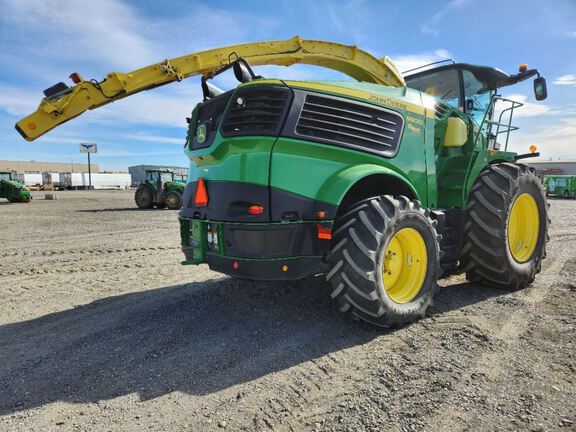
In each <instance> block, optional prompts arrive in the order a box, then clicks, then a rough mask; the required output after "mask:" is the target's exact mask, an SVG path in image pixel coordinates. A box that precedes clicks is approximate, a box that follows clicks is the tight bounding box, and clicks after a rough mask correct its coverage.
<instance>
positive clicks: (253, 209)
mask: <svg viewBox="0 0 576 432" xmlns="http://www.w3.org/2000/svg"><path fill="white" fill-rule="evenodd" d="M248 213H250V214H251V215H261V214H262V213H264V207H262V206H261V205H256V204H254V205H251V206H250V207H248Z"/></svg>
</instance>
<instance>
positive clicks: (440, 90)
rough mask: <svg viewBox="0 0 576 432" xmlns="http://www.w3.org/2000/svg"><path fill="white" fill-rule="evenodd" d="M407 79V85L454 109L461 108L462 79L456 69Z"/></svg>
mask: <svg viewBox="0 0 576 432" xmlns="http://www.w3.org/2000/svg"><path fill="white" fill-rule="evenodd" d="M418 75H419V76H414V77H413V78H412V77H409V76H408V77H406V85H407V86H408V87H410V88H413V89H416V90H420V91H422V92H424V93H427V94H429V95H430V96H434V97H436V98H439V99H440V100H442V102H444V103H446V104H448V105H451V106H453V107H459V106H460V100H461V98H460V79H459V76H458V71H457V70H455V69H447V70H441V71H438V72H431V73H429V74H422V75H420V74H418Z"/></svg>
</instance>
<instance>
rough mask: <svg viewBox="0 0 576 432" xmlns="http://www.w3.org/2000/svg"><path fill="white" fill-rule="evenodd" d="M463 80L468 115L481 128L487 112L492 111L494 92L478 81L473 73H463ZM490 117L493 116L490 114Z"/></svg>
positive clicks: (465, 71)
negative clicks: (491, 103) (491, 102)
mask: <svg viewBox="0 0 576 432" xmlns="http://www.w3.org/2000/svg"><path fill="white" fill-rule="evenodd" d="M462 79H463V82H464V98H465V100H466V104H465V107H466V113H467V114H468V115H469V116H470V117H471V118H472V119H473V120H474V121H475V122H476V124H477V125H478V126H480V125H481V124H482V120H484V116H485V115H486V112H487V111H488V109H490V100H491V98H492V92H491V91H490V90H488V89H486V88H485V85H484V84H483V83H481V82H480V81H478V80H477V79H476V77H475V76H474V74H473V73H472V72H469V71H467V70H464V71H462ZM490 117H491V115H490V114H489V115H488V118H490Z"/></svg>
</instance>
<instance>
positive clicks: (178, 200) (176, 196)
mask: <svg viewBox="0 0 576 432" xmlns="http://www.w3.org/2000/svg"><path fill="white" fill-rule="evenodd" d="M166 205H167V206H168V208H169V209H170V210H180V209H181V208H182V194H181V193H180V192H178V191H174V192H170V193H169V194H168V196H167V197H166Z"/></svg>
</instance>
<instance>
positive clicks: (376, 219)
mask: <svg viewBox="0 0 576 432" xmlns="http://www.w3.org/2000/svg"><path fill="white" fill-rule="evenodd" d="M332 238H333V240H332V245H333V246H332V250H331V252H330V255H329V256H328V264H329V268H330V271H329V272H328V273H327V275H326V279H327V280H328V281H329V282H330V283H331V285H332V288H333V291H332V298H335V299H336V300H337V301H338V303H339V305H340V310H341V311H342V312H348V313H351V314H352V315H354V316H356V317H358V318H360V319H362V320H364V321H368V322H370V323H372V324H375V325H378V326H382V327H397V326H402V325H404V324H406V323H409V322H412V321H415V320H417V319H418V318H421V317H423V316H424V314H425V313H426V310H427V309H428V308H429V307H430V306H431V304H432V299H433V297H434V294H435V293H436V290H437V288H438V285H437V280H438V278H439V277H440V275H441V273H442V271H441V268H440V247H439V242H440V238H441V237H440V236H439V235H438V234H437V232H436V221H433V220H432V219H431V218H430V212H429V211H428V210H425V209H422V208H421V207H420V203H419V202H418V201H410V200H409V199H408V198H406V197H404V196H400V197H397V198H393V197H391V196H379V197H374V198H369V199H367V200H363V201H360V202H358V203H356V204H354V205H353V206H352V207H351V208H350V209H349V210H348V211H347V212H346V213H345V214H343V215H342V216H340V217H338V219H337V220H336V223H335V226H334V232H333V237H332Z"/></svg>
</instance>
